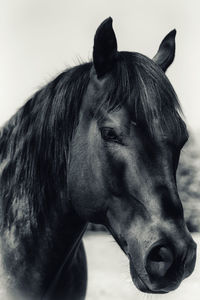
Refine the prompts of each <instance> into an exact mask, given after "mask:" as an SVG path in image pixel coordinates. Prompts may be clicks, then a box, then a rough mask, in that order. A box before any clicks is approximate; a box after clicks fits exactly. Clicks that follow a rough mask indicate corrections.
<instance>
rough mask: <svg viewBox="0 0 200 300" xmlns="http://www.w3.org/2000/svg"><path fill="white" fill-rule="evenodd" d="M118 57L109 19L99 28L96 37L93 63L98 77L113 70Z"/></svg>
mask: <svg viewBox="0 0 200 300" xmlns="http://www.w3.org/2000/svg"><path fill="white" fill-rule="evenodd" d="M116 56H117V40H116V37H115V33H114V30H113V28H112V18H111V17H109V18H107V19H106V20H105V21H103V23H101V25H100V26H99V27H98V29H97V31H96V34H95V37H94V48H93V63H94V68H95V70H96V73H97V77H98V78H100V77H101V76H103V75H105V74H106V73H107V72H109V71H110V70H111V69H112V66H113V64H114V62H115V59H116Z"/></svg>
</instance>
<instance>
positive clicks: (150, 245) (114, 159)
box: [0, 17, 196, 300]
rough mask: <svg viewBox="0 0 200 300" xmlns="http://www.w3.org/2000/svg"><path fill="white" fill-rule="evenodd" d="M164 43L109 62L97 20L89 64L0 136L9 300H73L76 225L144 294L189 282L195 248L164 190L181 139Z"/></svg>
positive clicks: (30, 105) (79, 293)
mask: <svg viewBox="0 0 200 300" xmlns="http://www.w3.org/2000/svg"><path fill="white" fill-rule="evenodd" d="M175 35H176V31H175V30H173V31H171V32H170V33H169V34H168V35H167V36H166V37H165V38H164V39H163V41H162V42H161V44H160V47H159V49H158V52H157V54H156V55H155V56H154V58H153V59H150V58H148V57H146V56H145V55H142V54H139V53H137V52H127V51H118V49H117V40H116V36H115V32H114V30H113V26H112V18H111V17H109V18H107V19H106V20H105V21H104V22H103V23H102V24H100V26H99V27H98V29H97V31H96V34H95V38H94V47H93V60H91V61H90V62H87V63H83V64H80V65H78V66H75V67H72V68H69V69H67V70H65V71H64V72H62V73H61V74H60V75H59V76H57V77H56V78H55V79H54V80H52V81H51V82H50V83H48V84H47V85H46V86H44V87H43V88H42V89H40V90H39V91H37V92H36V93H35V94H34V95H33V96H32V97H30V98H29V100H28V101H27V102H26V103H25V104H24V105H23V106H22V107H21V108H20V109H19V110H18V111H17V112H16V113H15V115H14V116H13V117H11V119H10V120H9V121H8V122H7V123H6V124H5V125H4V126H3V127H2V128H1V131H0V161H1V165H0V228H1V229H0V230H1V231H0V241H1V242H0V257H1V278H3V280H4V288H5V289H6V291H8V295H9V297H10V298H9V299H20V300H21V299H25V300H27V299H28V300H30V299H31V300H33V299H34V300H35V299H44V300H55V299H56V300H64V299H65V300H66V299H67V300H72V299H73V300H80V299H85V296H86V288H87V264H86V255H85V251H84V246H83V242H82V237H83V234H84V232H85V230H86V227H87V224H88V222H93V223H95V224H102V225H104V226H106V228H107V229H108V230H109V231H110V233H111V234H112V236H113V237H114V239H115V240H116V242H117V243H118V244H119V246H120V247H121V249H122V251H123V252H124V254H125V255H126V256H127V258H128V259H129V262H130V273H131V277H132V280H133V282H134V283H135V285H136V286H137V288H138V289H139V290H141V291H143V292H145V293H167V292H169V291H172V290H174V289H176V288H177V287H178V286H179V285H180V283H181V282H182V280H183V279H184V278H186V277H188V276H189V275H190V274H191V273H192V271H193V269H194V266H195V260H196V244H195V242H194V241H193V239H192V237H191V235H190V233H189V231H188V229H187V227H186V224H185V221H184V213H183V208H182V204H181V201H180V198H179V195H178V191H177V185H176V169H177V166H178V161H179V155H180V152H181V149H182V147H183V145H184V144H185V143H186V141H187V139H188V132H187V128H186V125H185V123H184V121H183V114H182V110H181V107H180V104H179V101H178V98H177V96H176V93H175V91H174V89H173V87H172V85H171V83H170V82H169V79H168V78H167V76H166V75H165V71H166V70H167V69H168V67H169V66H170V65H171V63H172V62H173V60H174V56H175ZM99 255H101V254H99Z"/></svg>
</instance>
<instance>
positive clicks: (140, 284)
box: [127, 253, 180, 294]
mask: <svg viewBox="0 0 200 300" xmlns="http://www.w3.org/2000/svg"><path fill="white" fill-rule="evenodd" d="M127 256H128V258H129V261H130V269H131V277H132V280H133V283H134V284H135V285H136V287H137V288H138V289H139V290H140V291H141V292H144V293H148V294H167V293H168V292H170V291H173V290H175V289H176V288H177V287H178V286H179V285H180V282H174V284H173V283H172V284H171V285H170V286H169V287H168V288H167V287H161V288H155V289H154V290H153V289H150V288H149V287H148V285H147V284H146V283H145V282H144V280H143V279H142V278H141V276H140V275H139V274H138V272H137V271H136V269H135V267H134V265H133V263H132V258H131V255H130V253H127ZM133 273H134V274H133Z"/></svg>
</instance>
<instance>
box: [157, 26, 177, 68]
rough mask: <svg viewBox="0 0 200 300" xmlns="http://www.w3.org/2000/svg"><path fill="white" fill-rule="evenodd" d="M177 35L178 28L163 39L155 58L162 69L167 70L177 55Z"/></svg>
mask: <svg viewBox="0 0 200 300" xmlns="http://www.w3.org/2000/svg"><path fill="white" fill-rule="evenodd" d="M175 36H176V30H175V29H174V30H172V31H170V33H168V35H166V37H165V38H164V39H163V40H162V42H161V44H160V47H159V49H158V52H157V53H156V55H155V56H154V58H153V61H154V62H155V63H157V64H158V65H159V66H160V67H161V69H162V70H163V71H164V72H165V71H166V70H167V68H168V67H169V66H170V65H171V63H172V62H173V60H174V56H175Z"/></svg>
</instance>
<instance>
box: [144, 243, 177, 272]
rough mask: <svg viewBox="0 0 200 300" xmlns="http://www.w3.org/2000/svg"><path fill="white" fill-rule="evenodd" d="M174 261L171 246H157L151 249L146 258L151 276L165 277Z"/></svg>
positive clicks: (147, 268)
mask: <svg viewBox="0 0 200 300" xmlns="http://www.w3.org/2000/svg"><path fill="white" fill-rule="evenodd" d="M173 262H174V257H173V253H172V251H171V249H170V248H168V247H165V246H156V247H154V248H153V249H151V250H150V252H149V254H148V256H147V260H146V270H147V272H148V273H149V275H150V276H151V277H164V276H165V275H166V273H167V271H168V270H169V269H170V267H171V266H172V264H173Z"/></svg>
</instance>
